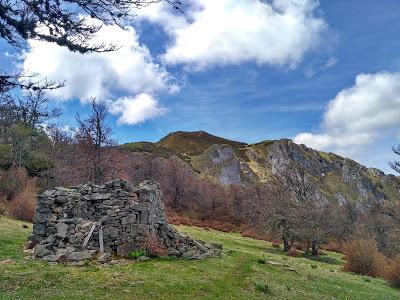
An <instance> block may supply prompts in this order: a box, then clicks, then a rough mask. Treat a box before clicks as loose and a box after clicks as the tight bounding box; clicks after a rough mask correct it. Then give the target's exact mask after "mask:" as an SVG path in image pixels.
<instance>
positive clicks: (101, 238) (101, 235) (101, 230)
mask: <svg viewBox="0 0 400 300" xmlns="http://www.w3.org/2000/svg"><path fill="white" fill-rule="evenodd" d="M99 244H100V253H104V244H103V226H100V230H99Z"/></svg>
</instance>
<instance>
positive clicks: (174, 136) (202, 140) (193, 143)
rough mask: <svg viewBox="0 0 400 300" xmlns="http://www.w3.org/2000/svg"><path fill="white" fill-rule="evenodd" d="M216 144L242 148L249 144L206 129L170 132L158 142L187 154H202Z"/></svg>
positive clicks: (177, 151)
mask: <svg viewBox="0 0 400 300" xmlns="http://www.w3.org/2000/svg"><path fill="white" fill-rule="evenodd" d="M215 144H226V145H230V146H232V147H234V148H241V147H245V146H246V145H247V144H246V143H241V142H236V141H231V140H227V139H224V138H221V137H218V136H215V135H212V134H209V133H207V132H205V131H194V132H185V131H177V132H173V133H170V134H168V135H167V136H165V137H164V138H162V139H161V140H160V141H158V142H157V145H159V146H163V147H165V148H166V149H169V150H172V151H174V152H175V153H186V154H187V155H200V154H202V153H203V152H204V151H205V150H207V149H208V148H210V147H211V146H212V145H215Z"/></svg>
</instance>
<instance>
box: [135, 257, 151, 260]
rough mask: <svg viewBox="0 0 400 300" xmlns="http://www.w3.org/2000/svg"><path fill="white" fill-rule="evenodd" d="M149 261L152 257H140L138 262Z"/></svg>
mask: <svg viewBox="0 0 400 300" xmlns="http://www.w3.org/2000/svg"><path fill="white" fill-rule="evenodd" d="M149 259H150V257H148V256H140V257H138V259H137V261H146V260H149Z"/></svg>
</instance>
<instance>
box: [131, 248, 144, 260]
mask: <svg viewBox="0 0 400 300" xmlns="http://www.w3.org/2000/svg"><path fill="white" fill-rule="evenodd" d="M142 256H147V251H146V250H142V249H136V250H133V251H132V252H130V253H129V255H128V257H129V258H131V259H138V258H139V257H142Z"/></svg>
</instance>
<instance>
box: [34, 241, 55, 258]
mask: <svg viewBox="0 0 400 300" xmlns="http://www.w3.org/2000/svg"><path fill="white" fill-rule="evenodd" d="M33 253H34V254H35V256H36V257H39V258H42V257H44V256H47V255H51V254H52V252H51V251H50V250H49V249H47V245H46V244H44V245H43V244H38V245H36V246H35V248H34V250H33Z"/></svg>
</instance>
